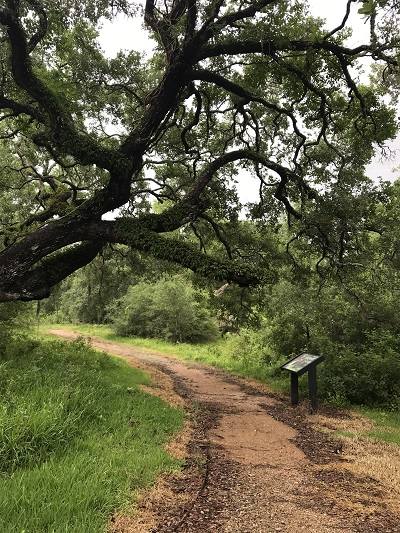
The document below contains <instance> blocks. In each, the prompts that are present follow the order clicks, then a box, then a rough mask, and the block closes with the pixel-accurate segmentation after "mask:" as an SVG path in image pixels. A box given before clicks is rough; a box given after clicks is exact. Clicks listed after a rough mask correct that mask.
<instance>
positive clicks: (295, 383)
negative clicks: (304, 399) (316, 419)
mask: <svg viewBox="0 0 400 533" xmlns="http://www.w3.org/2000/svg"><path fill="white" fill-rule="evenodd" d="M324 359H325V358H324V356H323V355H312V354H310V353H301V354H299V355H296V357H294V358H293V359H290V361H287V363H285V364H284V365H282V366H281V369H282V370H289V372H290V397H291V402H292V405H297V404H298V403H299V376H301V375H302V374H304V373H305V372H308V396H309V398H310V402H311V409H312V411H313V412H314V413H315V412H316V411H317V408H318V402H317V365H318V364H319V363H321V361H323V360H324Z"/></svg>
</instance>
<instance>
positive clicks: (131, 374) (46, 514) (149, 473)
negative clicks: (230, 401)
mask: <svg viewBox="0 0 400 533" xmlns="http://www.w3.org/2000/svg"><path fill="white" fill-rule="evenodd" d="M141 384H145V385H150V384H151V383H150V381H149V378H148V377H147V375H146V374H144V373H143V372H141V371H139V370H137V369H134V368H132V367H130V366H128V365H127V364H126V363H125V362H124V361H121V360H119V359H117V358H113V357H111V356H108V355H105V354H102V353H99V352H96V351H94V350H92V349H91V348H90V347H88V346H87V345H85V344H84V343H83V342H82V341H76V342H74V343H66V342H62V341H53V340H52V341H49V340H42V339H41V340H40V341H34V340H32V339H26V338H22V339H19V340H15V341H14V342H13V343H9V344H8V345H7V346H6V347H3V349H2V350H1V351H0V394H1V404H0V531H1V532H2V533H22V532H25V533H39V532H40V533H47V532H48V533H50V532H56V533H60V532H68V533H75V532H76V533H81V532H82V531H90V532H91V533H97V532H99V533H100V532H103V531H107V524H108V522H109V519H110V517H111V515H112V513H113V512H114V511H116V510H119V509H124V507H126V506H128V505H129V504H130V503H131V502H132V498H133V496H134V494H135V491H137V490H139V489H141V488H143V487H145V486H148V485H149V484H150V483H152V482H153V480H154V479H155V476H156V475H157V474H158V473H160V472H161V471H168V470H171V469H174V468H178V467H179V463H178V461H177V460H176V459H174V458H172V457H171V456H169V455H168V454H167V453H166V452H165V450H164V446H163V445H164V443H165V442H166V441H167V440H168V438H169V436H170V435H171V434H173V433H174V432H176V431H178V430H179V429H180V428H181V427H182V425H183V416H184V415H183V413H182V412H181V411H179V410H177V409H174V408H172V407H170V406H168V405H167V404H165V403H164V402H163V401H162V400H161V399H159V398H157V397H155V396H151V395H149V394H146V393H145V392H143V391H141V390H140V388H139V385H141Z"/></svg>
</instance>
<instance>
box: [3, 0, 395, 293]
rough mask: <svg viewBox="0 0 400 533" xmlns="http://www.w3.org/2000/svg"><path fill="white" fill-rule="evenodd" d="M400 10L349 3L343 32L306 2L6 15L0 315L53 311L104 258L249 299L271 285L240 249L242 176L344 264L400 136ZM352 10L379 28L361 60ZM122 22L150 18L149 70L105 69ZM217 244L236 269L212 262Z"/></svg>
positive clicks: (131, 56) (104, 2)
mask: <svg viewBox="0 0 400 533" xmlns="http://www.w3.org/2000/svg"><path fill="white" fill-rule="evenodd" d="M398 7H399V6H398V3H397V0H380V1H372V0H371V1H368V2H365V1H364V2H356V1H354V0H349V1H348V2H347V10H346V12H345V13H343V20H342V23H341V24H340V25H339V26H338V27H336V28H332V29H330V30H327V29H326V28H325V26H324V25H323V21H322V20H320V19H318V18H316V17H315V16H313V14H312V12H310V10H309V8H308V6H307V2H305V1H300V0H258V1H253V0H252V1H250V0H249V1H247V0H165V1H164V2H159V1H156V0H147V1H146V4H145V6H144V7H143V8H142V7H140V6H137V5H136V4H134V3H133V2H130V1H129V0H114V1H108V0H99V1H98V2H92V1H89V0H81V1H79V0H4V1H3V3H2V7H0V109H1V111H0V137H1V144H0V154H1V160H0V209H1V220H0V241H1V242H0V301H12V300H33V299H41V298H44V297H46V296H48V295H49V293H50V289H51V287H52V286H54V285H56V284H57V283H59V282H60V281H61V280H63V279H64V278H66V277H67V276H68V275H70V274H71V273H73V272H74V271H76V270H77V269H79V268H81V267H82V266H84V265H86V264H88V263H89V262H90V261H92V260H93V259H94V258H95V257H96V255H97V254H98V253H99V252H100V251H101V250H102V248H103V247H104V245H105V244H106V243H120V244H125V245H128V246H130V247H132V248H133V249H136V250H139V251H145V252H149V253H150V254H152V255H153V256H154V257H156V258H159V259H164V260H165V259H166V260H168V261H172V262H176V263H178V264H180V265H182V266H184V267H187V268H190V269H192V270H193V271H195V272H199V273H201V274H204V275H207V276H212V277H214V278H219V279H223V280H227V281H232V282H236V283H238V284H239V285H243V286H247V285H251V284H256V283H260V282H263V281H268V280H271V279H273V276H274V272H273V269H271V268H269V264H268V263H269V262H268V256H263V254H259V256H258V259H257V260H256V261H252V262H249V261H247V260H246V259H247V256H246V253H245V251H244V247H245V243H244V244H243V247H238V246H231V244H230V242H229V239H228V237H227V235H226V233H225V231H224V225H226V224H229V223H232V224H234V223H235V221H237V219H238V217H239V214H240V212H241V209H242V206H241V205H240V201H239V198H238V195H237V191H236V188H235V180H236V179H237V177H238V176H240V175H245V176H247V175H253V176H255V177H256V178H257V179H258V180H259V183H260V199H259V202H258V203H257V204H255V205H253V206H251V210H250V215H251V216H253V217H255V218H257V219H258V220H259V221H260V223H261V225H263V224H264V225H266V224H270V225H274V224H276V221H277V220H278V219H279V217H280V216H281V214H282V213H283V212H284V213H286V214H287V216H288V217H289V219H290V220H291V221H292V223H293V227H294V233H293V235H294V237H293V238H298V237H299V236H302V235H304V236H306V237H307V239H309V240H310V243H311V244H314V245H315V246H316V247H317V248H318V250H319V251H320V256H321V258H322V259H325V258H326V259H328V260H329V261H330V262H331V263H336V264H340V263H343V262H344V260H345V254H344V248H345V246H346V244H347V243H348V241H349V240H350V239H351V227H350V224H351V223H352V221H353V222H354V224H363V223H366V220H365V217H364V216H363V210H362V206H363V205H364V203H365V202H364V200H365V198H366V196H368V194H369V189H368V183H369V182H368V179H367V178H366V176H365V167H366V165H367V164H368V163H369V162H370V160H371V158H372V156H373V153H374V149H375V148H376V147H377V146H381V147H383V146H384V143H385V141H386V140H387V139H390V138H393V137H394V136H395V134H396V127H397V123H396V113H395V108H394V105H392V104H391V103H390V98H393V97H396V83H395V81H396V75H397V69H398V61H397V53H398V45H399V41H398V36H397V33H396V32H397V24H396V22H397V16H398V12H399V9H398ZM351 9H353V10H355V11H359V16H362V17H364V18H365V19H366V20H368V23H369V26H370V39H369V42H366V43H365V44H358V45H357V46H356V47H354V48H350V47H349V46H348V45H347V44H346V38H347V37H348V35H349V30H348V28H347V23H348V17H349V14H350V10H351ZM121 14H124V16H126V17H127V22H126V24H128V25H129V24H130V21H131V20H132V18H133V17H141V18H142V20H143V24H144V25H145V27H146V28H147V30H148V32H149V37H151V38H152V39H153V40H154V42H155V48H154V53H153V54H152V56H151V57H147V56H145V55H144V54H141V53H139V52H135V51H126V52H123V51H121V52H120V53H119V54H118V55H117V56H116V57H115V58H112V59H107V57H106V56H105V55H104V53H103V52H102V50H101V47H100V45H99V42H98V29H99V27H100V25H101V23H102V21H103V20H104V17H106V18H109V19H111V20H113V19H114V17H116V16H118V15H121ZM132 38H133V39H134V38H135V36H134V35H133V37H132ZM365 58H369V59H370V60H372V61H373V62H374V63H375V64H376V67H375V69H374V70H375V77H374V80H373V81H371V82H370V81H367V82H366V81H365V77H363V78H360V74H359V71H360V68H361V66H362V61H363V60H364V59H365ZM367 189H368V190H367ZM367 193H368V194H367ZM155 201H157V202H160V203H162V204H163V209H162V210H152V209H151V206H152V204H153V203H154V202H155ZM363 202H364V203H363ZM113 210H118V211H117V213H118V216H117V218H115V219H114V220H109V219H104V217H103V215H105V214H106V213H108V212H110V211H113ZM180 228H187V229H188V230H191V231H192V232H193V234H194V235H195V236H196V237H197V238H198V239H199V241H200V246H194V245H193V244H190V242H188V241H187V240H185V239H183V238H182V236H181V233H180V232H177V231H176V230H178V229H180ZM210 231H211V232H213V233H214V234H215V236H216V237H217V239H218V240H219V241H220V242H221V245H222V247H223V249H224V253H225V258H224V257H222V255H221V254H219V256H218V257H213V256H211V255H207V254H206V253H205V252H204V249H203V248H204V247H202V245H201V243H202V235H203V234H204V233H205V234H207V232H208V233H210Z"/></svg>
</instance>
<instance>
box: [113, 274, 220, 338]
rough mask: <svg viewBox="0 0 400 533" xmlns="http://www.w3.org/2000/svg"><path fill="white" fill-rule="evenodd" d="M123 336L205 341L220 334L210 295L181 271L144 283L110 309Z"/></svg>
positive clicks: (114, 324)
mask: <svg viewBox="0 0 400 533" xmlns="http://www.w3.org/2000/svg"><path fill="white" fill-rule="evenodd" d="M108 316H109V319H110V321H111V322H112V324H113V328H114V330H115V331H116V333H117V334H119V335H126V336H128V335H135V336H141V337H150V338H151V337H158V338H162V339H166V340H170V341H173V342H201V341H207V340H212V339H214V338H216V336H217V335H218V329H217V326H216V325H215V324H214V322H213V321H212V319H211V316H210V312H209V311H208V309H207V298H206V296H205V294H204V293H203V292H200V291H199V290H196V289H194V287H193V285H192V284H191V282H190V280H189V279H188V278H187V277H186V276H184V275H181V274H178V275H173V276H170V277H166V278H164V279H161V280H159V281H158V282H156V283H153V284H150V283H146V282H140V283H138V284H137V285H134V286H131V287H129V289H128V291H127V294H126V295H125V296H123V297H122V298H120V299H119V300H117V302H116V303H115V304H114V305H113V306H112V307H111V308H110V310H109V314H108Z"/></svg>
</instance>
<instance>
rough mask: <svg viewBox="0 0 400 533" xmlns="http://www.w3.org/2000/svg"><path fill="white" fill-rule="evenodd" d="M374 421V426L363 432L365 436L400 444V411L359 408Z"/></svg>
mask: <svg viewBox="0 0 400 533" xmlns="http://www.w3.org/2000/svg"><path fill="white" fill-rule="evenodd" d="M358 410H359V412H360V413H361V414H362V415H363V416H365V417H367V418H368V419H370V420H372V421H373V422H374V427H373V428H372V429H370V430H368V431H364V432H363V436H365V437H367V438H369V439H372V440H376V441H379V442H386V443H389V444H396V445H397V446H400V413H399V412H397V411H383V410H381V409H365V408H363V409H358Z"/></svg>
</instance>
